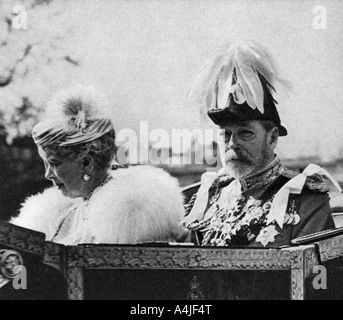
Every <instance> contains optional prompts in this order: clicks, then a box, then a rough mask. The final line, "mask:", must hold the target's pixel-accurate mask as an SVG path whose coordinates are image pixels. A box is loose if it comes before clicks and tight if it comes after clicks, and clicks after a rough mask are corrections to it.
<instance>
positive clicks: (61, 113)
mask: <svg viewBox="0 0 343 320" xmlns="http://www.w3.org/2000/svg"><path fill="white" fill-rule="evenodd" d="M113 129H114V128H113V124H112V121H111V119H110V108H109V104H108V102H107V98H106V97H105V96H104V95H103V94H102V92H100V91H98V90H97V89H95V88H94V87H92V86H80V85H78V86H73V87H70V88H68V89H65V90H61V91H59V92H57V93H56V94H55V95H54V96H53V97H52V99H51V100H50V101H49V102H48V106H47V109H46V112H45V116H44V118H43V119H42V121H40V122H39V123H38V124H37V125H36V126H34V128H33V130H32V137H33V139H34V141H35V143H36V144H37V145H40V146H42V147H45V146H50V145H59V146H71V145H76V144H80V143H85V142H89V141H93V140H95V139H97V138H99V137H101V136H102V135H104V134H106V133H107V132H109V131H111V130H113Z"/></svg>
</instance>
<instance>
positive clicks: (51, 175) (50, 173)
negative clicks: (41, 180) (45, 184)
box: [45, 166, 55, 180]
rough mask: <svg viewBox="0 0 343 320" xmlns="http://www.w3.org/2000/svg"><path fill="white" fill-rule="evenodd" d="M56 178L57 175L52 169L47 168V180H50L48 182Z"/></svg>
mask: <svg viewBox="0 0 343 320" xmlns="http://www.w3.org/2000/svg"><path fill="white" fill-rule="evenodd" d="M54 177H55V174H54V172H53V170H52V169H51V167H50V166H47V167H46V168H45V179H48V180H52V178H54Z"/></svg>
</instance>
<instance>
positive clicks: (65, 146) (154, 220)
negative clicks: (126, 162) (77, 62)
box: [11, 87, 184, 245]
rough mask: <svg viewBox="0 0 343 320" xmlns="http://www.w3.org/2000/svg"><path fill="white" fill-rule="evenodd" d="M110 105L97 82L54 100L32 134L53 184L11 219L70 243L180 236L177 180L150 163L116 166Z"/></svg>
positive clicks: (115, 241) (59, 95) (75, 89)
mask: <svg viewBox="0 0 343 320" xmlns="http://www.w3.org/2000/svg"><path fill="white" fill-rule="evenodd" d="M108 113H109V108H108V105H107V104H106V102H105V100H104V99H103V98H102V96H101V94H100V93H99V92H97V91H95V90H94V89H92V88H89V87H86V88H81V87H77V88H71V89H69V90H66V91H63V92H60V93H58V94H57V95H56V96H55V97H54V98H53V99H52V100H51V101H50V103H49V104H48V108H47V111H46V117H45V118H44V119H43V120H42V121H41V122H40V123H38V124H37V125H36V126H35V127H34V128H33V131H32V136H33V139H34V141H35V143H36V144H37V146H38V151H39V154H40V156H41V158H42V159H43V162H44V166H45V177H46V178H47V179H49V180H51V181H52V183H53V187H51V188H49V189H47V190H45V191H44V192H43V193H42V194H38V195H35V196H32V197H30V198H28V199H27V200H26V201H25V203H24V204H23V206H22V208H21V211H20V213H19V216H18V217H16V218H14V219H12V221H11V223H13V224H16V225H20V226H22V227H25V228H30V229H34V230H37V231H41V232H43V233H45V234H46V240H49V241H53V242H57V243H61V244H64V245H77V244H81V243H138V242H147V241H173V240H178V237H179V236H180V235H181V233H182V230H181V229H179V227H178V225H179V222H180V220H181V218H182V216H183V214H184V209H183V198H182V195H181V193H180V189H179V186H178V183H177V180H176V179H174V178H172V177H171V176H170V175H169V174H168V173H166V172H165V171H163V170H162V169H158V168H154V167H150V166H132V167H128V168H117V169H115V170H110V165H111V162H112V160H113V157H114V156H115V154H116V150H117V149H116V145H115V131H114V128H113V125H112V122H111V120H110V118H109V115H108Z"/></svg>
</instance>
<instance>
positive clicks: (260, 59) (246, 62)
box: [186, 42, 291, 113]
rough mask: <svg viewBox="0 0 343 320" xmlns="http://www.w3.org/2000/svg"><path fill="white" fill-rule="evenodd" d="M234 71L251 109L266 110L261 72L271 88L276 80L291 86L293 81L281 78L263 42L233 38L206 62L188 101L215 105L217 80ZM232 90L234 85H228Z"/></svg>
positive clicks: (212, 106) (228, 75)
mask: <svg viewBox="0 0 343 320" xmlns="http://www.w3.org/2000/svg"><path fill="white" fill-rule="evenodd" d="M234 73H235V76H236V81H237V84H238V87H239V88H240V89H241V91H242V93H243V96H244V100H245V101H246V102H247V104H248V105H249V106H250V107H251V108H252V109H256V108H257V109H258V110H259V111H260V112H261V113H263V112H264V107H263V102H264V101H263V87H262V83H261V81H260V78H259V75H261V76H263V77H264V78H265V80H266V81H267V86H268V89H269V90H271V91H274V92H275V86H276V84H280V85H282V86H283V87H284V88H285V89H287V90H290V89H291V85H290V83H289V82H288V81H287V80H285V79H282V78H281V77H280V75H279V71H278V68H277V66H276V64H275V61H274V59H273V58H272V56H271V54H270V53H269V52H268V51H267V49H266V48H265V47H264V46H262V45H261V44H257V43H255V42H253V43H246V42H234V43H232V44H228V45H226V46H224V47H223V48H222V49H221V50H219V52H218V54H217V55H216V57H215V58H214V59H213V60H211V62H210V63H208V64H207V65H205V66H204V67H203V68H202V69H201V70H200V72H199V74H198V76H197V77H196V80H195V81H194V83H193V86H192V87H191V89H190V91H189V92H188V96H187V100H186V103H187V104H188V105H190V104H193V105H194V104H196V105H198V106H199V107H200V108H201V109H200V110H201V111H202V112H203V111H204V110H203V109H204V108H205V110H209V109H213V108H214V107H215V101H216V98H217V97H216V96H217V93H218V87H217V86H218V81H220V83H225V84H226V85H227V83H228V82H229V81H230V79H232V77H233V75H234ZM226 89H227V92H231V91H232V90H233V89H234V88H226Z"/></svg>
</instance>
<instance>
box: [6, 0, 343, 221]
mask: <svg viewBox="0 0 343 320" xmlns="http://www.w3.org/2000/svg"><path fill="white" fill-rule="evenodd" d="M318 5H320V6H319V7H318ZM342 15H343V2H342V1H341V0H322V1H320V2H318V1H310V0H308V1H292V0H288V1H285V0H281V1H271V0H260V1H250V0H249V1H238V0H237V1H235V0H231V1H229V0H226V1H213V0H200V1H198V0H197V1H191V0H184V1H181V0H166V1H152V0H144V1H138V0H128V1H127V0H126V1H120V0H117V1H110V0H108V1H105V0H103V1H99V0H27V1H24V0H22V1H12V0H1V2H0V218H2V219H9V217H11V216H13V215H15V214H16V213H17V211H18V208H19V207H20V203H21V202H22V201H23V200H24V199H25V197H27V196H29V195H31V194H35V193H37V192H39V191H42V190H43V189H44V188H45V187H47V186H49V185H50V184H49V182H48V181H45V179H44V170H43V163H42V161H41V160H40V158H39V156H38V154H37V151H36V147H35V146H34V143H33V141H32V138H31V135H30V132H31V129H32V126H33V125H34V124H35V123H36V122H37V121H38V120H39V118H40V117H41V115H42V112H43V111H44V107H45V104H46V102H47V100H48V99H49V98H50V97H51V95H52V94H53V93H55V92H56V91H57V90H59V89H61V88H64V87H66V86H68V85H70V84H75V83H83V84H92V85H94V86H96V87H99V88H100V89H101V90H103V91H104V92H105V94H107V96H108V97H109V100H110V102H111V105H112V106H113V114H112V119H113V122H114V125H115V128H116V130H117V132H120V130H124V129H131V130H133V131H134V132H136V133H137V136H138V137H139V135H140V133H141V127H140V126H141V121H146V122H147V123H148V126H149V132H150V131H152V130H154V129H165V130H166V131H167V132H171V130H172V129H183V128H188V129H190V130H193V129H201V130H204V129H206V128H214V127H213V126H212V124H211V123H210V122H209V121H208V120H207V119H206V118H202V117H201V116H200V115H199V111H198V110H197V109H196V108H185V107H184V98H185V95H186V94H187V89H188V88H189V87H190V85H191V83H192V80H193V79H194V77H195V75H196V74H197V71H198V70H199V69H200V68H201V67H202V66H203V65H204V64H205V63H206V62H207V61H208V60H209V59H211V58H212V57H213V55H214V53H215V51H216V50H217V49H218V48H219V47H220V46H222V45H224V44H225V43H227V42H228V41H232V40H236V39H244V40H249V39H254V40H256V41H258V42H261V43H262V44H264V45H265V46H266V47H267V48H268V49H269V50H270V51H271V52H272V54H273V55H274V57H275V59H276V61H277V62H278V65H279V68H280V70H281V74H282V75H283V76H284V77H285V78H287V79H288V80H289V81H290V82H291V83H292V85H293V92H292V93H290V94H285V93H283V92H282V91H280V92H278V93H279V94H278V95H277V96H276V99H277V100H278V102H279V113H280V116H281V119H282V122H283V124H284V125H285V126H286V128H287V129H288V132H289V134H288V136H287V137H283V138H281V139H280V140H279V146H278V149H277V153H278V155H279V156H280V157H281V158H282V159H283V160H284V162H285V164H286V165H288V166H289V167H290V168H292V169H295V170H302V169H303V168H304V167H306V165H307V164H309V163H311V162H312V163H317V164H319V165H321V166H323V167H324V168H326V169H327V170H328V171H329V172H330V173H331V174H332V175H333V176H334V177H335V178H336V179H337V180H338V181H339V182H340V183H341V184H343V139H342V138H341V137H342V134H343V126H342V119H343V108H342V100H343V94H342V93H343V72H342V71H343V67H342V61H343V37H342V34H343V23H342ZM200 136H201V134H200ZM170 137H171V135H170ZM117 143H118V144H119V145H120V144H121V143H123V142H121V141H118V142H117ZM154 148H155V149H158V150H155V151H156V152H155V153H154V154H156V155H161V153H163V154H164V155H166V156H167V157H169V158H170V159H174V160H175V159H177V158H182V159H183V160H184V159H185V158H187V159H190V161H191V164H182V161H181V164H171V165H168V164H164V165H162V166H163V167H164V168H165V169H166V170H168V171H169V172H170V173H171V174H173V175H174V176H176V177H177V178H178V179H179V181H180V184H181V186H186V185H189V184H191V183H193V182H195V181H198V180H199V178H200V176H201V174H202V173H203V172H204V171H206V170H214V169H217V168H218V167H220V163H218V161H217V153H216V143H215V141H212V140H211V139H210V140H206V142H204V141H203V139H201V138H199V134H194V135H193V138H192V140H191V143H190V144H189V146H188V147H185V148H182V147H180V145H177V143H175V141H174V142H172V141H169V143H165V145H163V143H162V142H160V143H158V144H156V141H155V142H152V141H149V148H147V149H144V148H143V149H144V150H145V151H146V152H149V151H151V149H154ZM143 149H141V150H143ZM208 149H209V150H210V151H211V152H212V151H213V152H212V154H213V159H214V161H212V162H211V161H210V162H211V163H212V164H210V165H209V164H208V163H206V162H205V163H203V164H195V163H194V162H195V161H194V159H195V157H196V154H197V153H198V155H197V156H198V157H199V156H200V157H201V156H202V155H203V153H204V152H206V150H208ZM163 150H164V151H166V152H164V151H163ZM138 151H139V150H138ZM199 153H200V155H199ZM128 157H130V155H128ZM130 162H131V163H132V164H137V163H149V162H151V158H149V157H148V156H147V155H146V154H139V155H138V158H137V159H136V160H134V161H131V160H130ZM166 162H168V161H166ZM170 162H172V161H169V163H170ZM175 162H177V161H173V163H175ZM207 162H209V161H207Z"/></svg>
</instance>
